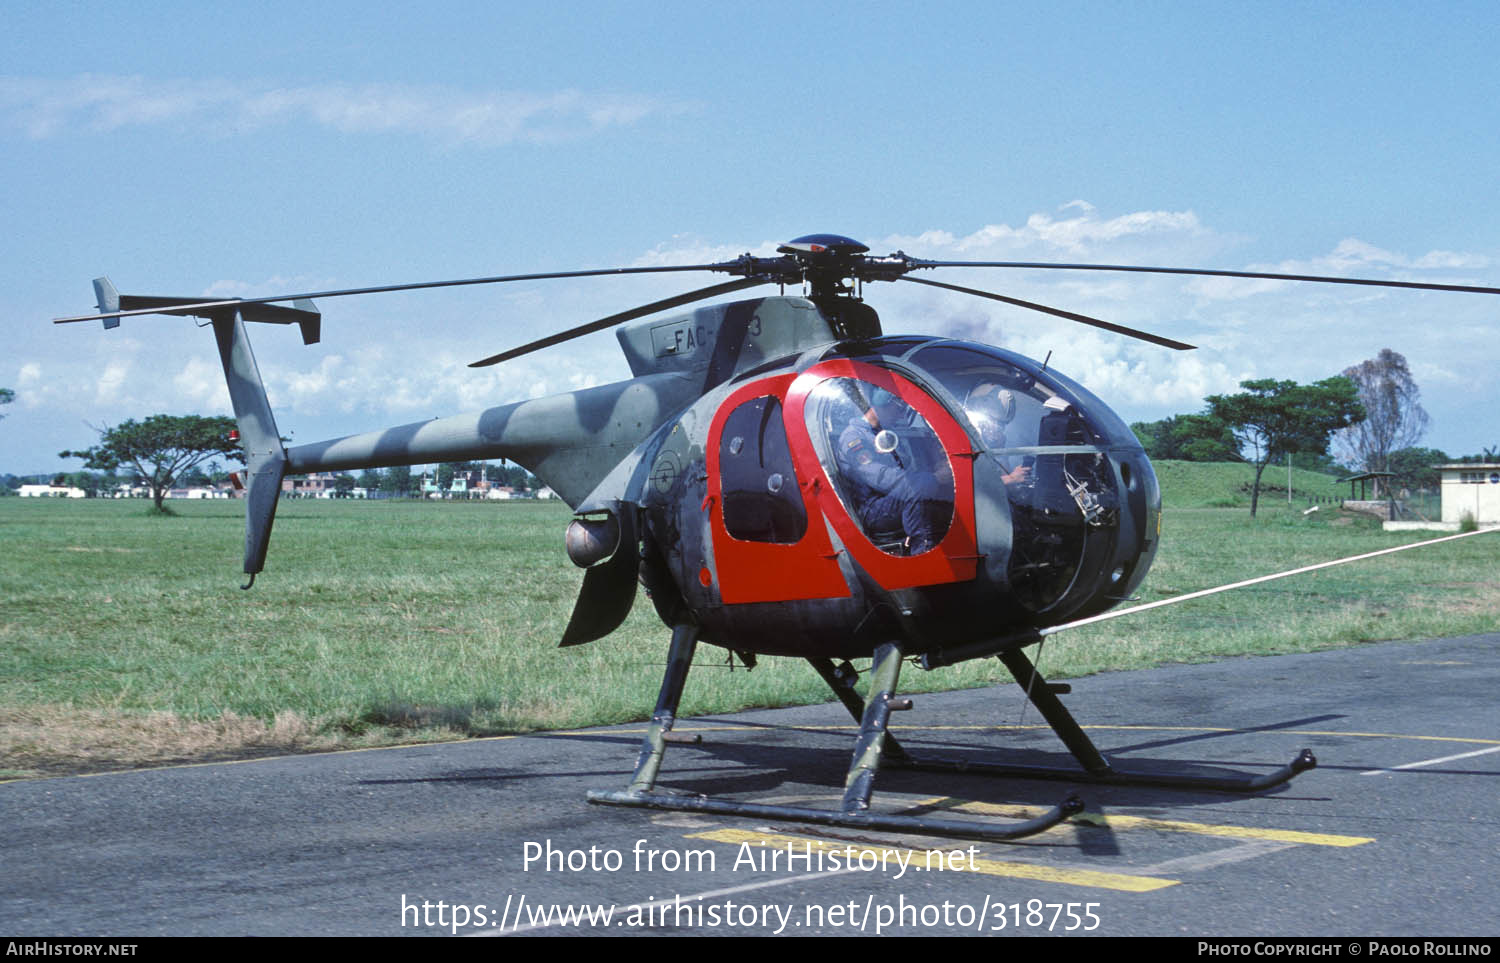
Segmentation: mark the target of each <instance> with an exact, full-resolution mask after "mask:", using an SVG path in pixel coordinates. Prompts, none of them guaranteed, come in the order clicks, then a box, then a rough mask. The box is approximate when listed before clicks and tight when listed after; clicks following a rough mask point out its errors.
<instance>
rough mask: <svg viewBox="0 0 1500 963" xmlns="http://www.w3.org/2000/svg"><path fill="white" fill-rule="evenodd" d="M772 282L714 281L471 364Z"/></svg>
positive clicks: (497, 359)
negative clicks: (703, 286) (705, 285)
mask: <svg viewBox="0 0 1500 963" xmlns="http://www.w3.org/2000/svg"><path fill="white" fill-rule="evenodd" d="M770 283H771V279H770V278H759V277H755V278H740V279H739V280H738V281H726V282H724V283H723V284H715V285H713V286H711V287H706V288H699V289H698V290H696V291H689V292H687V293H686V294H679V295H676V296H674V297H670V298H663V299H662V300H660V301H652V302H651V303H650V304H643V305H641V306H640V307H638V308H631V309H630V310H629V311H621V312H620V313H619V314H611V315H610V316H609V317H607V318H600V319H599V320H598V321H590V322H589V323H588V324H580V325H579V326H578V327H576V328H569V329H568V330H566V331H559V332H558V333H557V334H553V335H549V336H547V337H545V338H542V339H540V340H538V341H532V342H530V343H529V344H523V345H521V346H520V347H519V348H511V349H510V350H509V351H502V352H500V353H499V354H492V355H490V356H489V357H488V358H484V359H482V360H479V361H475V362H472V363H470V365H469V367H471V368H487V367H489V366H490V365H492V364H499V363H500V362H502V361H509V360H510V359H511V358H519V357H520V356H521V355H523V354H530V353H531V352H533V351H537V350H539V349H541V348H550V347H551V346H552V345H554V344H562V343H563V342H564V341H571V340H572V339H574V338H581V337H583V336H584V335H586V334H593V333H594V332H595V331H603V330H604V329H605V328H612V327H614V326H615V325H617V324H623V323H624V322H626V321H633V320H635V319H636V318H644V317H645V316H646V315H648V314H655V313H656V312H658V311H665V310H666V309H667V308H675V307H677V306H679V305H683V304H691V303H692V302H694V301H702V300H703V299H704V298H711V297H713V296H715V295H717V294H728V293H729V292H730V291H738V290H740V289H741V288H748V287H754V286H755V285H757V284H770Z"/></svg>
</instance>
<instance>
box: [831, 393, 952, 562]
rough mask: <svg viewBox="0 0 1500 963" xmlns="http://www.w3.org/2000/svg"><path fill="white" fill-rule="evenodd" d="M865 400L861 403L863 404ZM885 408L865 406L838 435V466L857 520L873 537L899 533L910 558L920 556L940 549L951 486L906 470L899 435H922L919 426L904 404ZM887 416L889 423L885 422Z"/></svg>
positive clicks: (928, 474)
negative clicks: (900, 449)
mask: <svg viewBox="0 0 1500 963" xmlns="http://www.w3.org/2000/svg"><path fill="white" fill-rule="evenodd" d="M861 400H862V399H861ZM881 400H883V401H884V404H876V405H868V406H863V405H862V406H861V407H863V412H862V413H861V414H859V415H856V416H855V417H853V418H851V419H850V420H849V422H848V425H847V426H846V427H845V428H844V430H843V431H842V432H841V433H840V434H839V439H838V449H837V452H836V460H837V462H838V466H839V471H840V473H841V474H842V475H843V477H844V479H845V481H846V485H847V494H848V495H849V499H850V502H851V503H852V504H851V507H852V508H853V510H854V514H855V516H856V517H857V518H858V521H859V523H860V525H861V526H863V527H864V530H865V531H866V532H867V533H869V534H872V535H874V534H878V533H880V532H894V531H896V530H898V529H899V531H900V533H901V534H902V536H903V537H904V540H905V550H906V554H907V555H921V554H922V553H924V552H927V551H930V550H931V549H933V548H934V547H936V545H937V543H938V542H939V541H941V540H942V535H943V534H944V533H945V532H946V530H947V525H948V520H949V516H950V515H951V514H952V511H953V485H952V481H951V480H947V481H945V480H944V479H940V478H939V477H938V476H937V475H936V474H934V473H933V472H931V471H922V470H918V469H916V468H914V467H912V466H908V465H906V464H905V463H904V462H903V460H902V457H901V454H900V452H899V451H898V450H897V449H898V447H899V445H900V438H899V436H898V435H897V434H896V431H894V430H892V429H897V428H899V429H901V430H903V431H904V432H906V433H912V434H920V433H921V429H923V428H925V429H926V433H928V434H930V433H931V429H930V428H926V426H925V425H922V426H921V428H916V426H914V425H913V424H912V423H911V422H912V421H913V420H918V421H919V420H920V418H921V416H920V415H917V414H916V413H915V412H913V411H912V410H911V409H910V408H908V407H907V406H906V405H905V404H904V403H902V402H901V401H899V400H897V399H895V398H882V399H881ZM882 415H884V417H882Z"/></svg>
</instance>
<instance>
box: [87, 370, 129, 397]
mask: <svg viewBox="0 0 1500 963" xmlns="http://www.w3.org/2000/svg"><path fill="white" fill-rule="evenodd" d="M129 376H130V364H129V363H128V362H125V361H111V362H109V363H108V364H106V365H105V366H104V373H103V374H101V375H99V381H98V383H97V384H96V386H95V388H94V401H95V403H96V404H101V405H113V404H118V403H119V402H120V401H122V400H123V397H122V395H123V393H124V390H125V381H126V379H127V378H128V377H129Z"/></svg>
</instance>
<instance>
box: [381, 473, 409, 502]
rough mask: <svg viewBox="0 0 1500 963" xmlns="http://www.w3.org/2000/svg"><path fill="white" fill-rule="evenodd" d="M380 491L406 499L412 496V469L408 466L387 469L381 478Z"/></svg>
mask: <svg viewBox="0 0 1500 963" xmlns="http://www.w3.org/2000/svg"><path fill="white" fill-rule="evenodd" d="M380 490H381V491H383V492H385V493H386V494H387V495H394V496H395V497H397V498H405V497H406V496H407V495H410V494H411V469H410V468H409V467H407V466H406V465H397V466H396V467H394V468H387V469H386V470H385V473H384V474H382V475H381V476H380Z"/></svg>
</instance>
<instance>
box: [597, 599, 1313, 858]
mask: <svg viewBox="0 0 1500 963" xmlns="http://www.w3.org/2000/svg"><path fill="white" fill-rule="evenodd" d="M697 646H698V629H697V627H696V626H693V625H679V626H677V627H676V628H675V629H674V630H673V632H672V647H671V651H670V653H669V655H668V657H667V671H666V675H665V677H664V678H663V679H662V685H661V693H660V694H659V695H658V696H657V700H656V711H655V712H654V713H653V714H652V716H651V724H650V726H649V727H648V728H647V730H646V738H645V740H644V743H643V745H642V746H641V755H640V758H639V759H638V760H637V762H636V767H635V774H634V776H633V777H632V778H631V781H630V785H629V786H628V787H626V788H625V789H624V790H622V791H618V792H603V791H595V792H590V793H589V795H588V798H589V802H592V803H599V804H601V805H607V806H632V807H635V808H639V809H662V810H671V811H674V812H698V813H715V814H719V815H726V816H754V817H758V818H762V819H775V820H785V821H789V822H802V823H813V824H816V825H820V826H841V827H845V828H853V829H867V830H881V831H888V832H906V833H917V834H922V835H933V836H947V837H956V838H961V839H978V840H987V841H992V842H1009V841H1011V840H1016V839H1021V838H1024V837H1026V836H1032V835H1035V834H1037V833H1040V832H1043V831H1045V830H1047V829H1051V828H1052V827H1053V826H1056V825H1057V824H1058V823H1060V822H1062V821H1063V820H1065V819H1067V818H1069V817H1070V816H1075V815H1078V814H1079V813H1081V812H1082V811H1083V808H1084V806H1083V803H1082V801H1080V800H1079V798H1078V797H1077V796H1068V797H1067V798H1066V799H1064V800H1063V801H1062V803H1061V804H1059V805H1058V806H1056V807H1054V808H1053V809H1051V810H1050V811H1048V812H1047V813H1045V814H1044V815H1042V816H1039V817H1037V818H1035V819H1031V820H1028V821H1026V822H1020V823H1006V824H996V823H982V822H974V821H968V820H957V819H943V818H935V817H931V816H925V815H907V814H901V813H877V812H872V811H871V810H870V796H871V794H872V792H873V789H874V783H875V774H876V773H877V772H878V771H879V770H880V768H881V767H882V765H883V766H885V767H888V768H897V769H911V770H916V771H918V772H955V773H969V774H975V775H985V776H1004V777H1010V778H1027V779H1060V780H1067V781H1070V782H1085V783H1091V784H1096V785H1109V786H1154V787H1165V788H1169V789H1188V790H1199V791H1213V792H1233V793H1254V792H1260V791H1262V790H1265V789H1270V788H1272V787H1273V786H1279V785H1281V784H1282V783H1284V782H1287V781H1289V780H1290V779H1292V777H1294V776H1296V775H1297V774H1298V773H1301V772H1306V771H1307V770H1309V769H1312V768H1314V767H1315V766H1316V765H1317V764H1318V761H1317V759H1316V758H1315V757H1314V756H1313V754H1312V751H1311V750H1309V749H1303V750H1302V751H1301V752H1300V753H1299V754H1298V755H1297V757H1296V758H1295V759H1293V760H1292V761H1291V762H1290V763H1288V764H1287V765H1285V766H1282V767H1281V768H1280V769H1278V770H1276V771H1275V772H1271V773H1266V774H1264V775H1259V776H1254V775H1249V774H1240V775H1233V776H1199V775H1191V774H1188V773H1146V772H1128V771H1124V770H1120V769H1116V768H1115V767H1114V766H1113V765H1111V764H1110V762H1109V760H1108V759H1106V758H1105V757H1104V754H1103V753H1102V752H1100V751H1099V749H1098V747H1097V746H1095V745H1094V743H1093V741H1092V740H1090V739H1089V737H1088V735H1087V734H1086V733H1084V731H1083V729H1082V728H1081V727H1080V726H1079V725H1078V723H1077V722H1076V721H1075V720H1074V719H1073V716H1072V714H1071V713H1070V712H1068V710H1067V708H1066V707H1065V706H1064V705H1063V704H1062V702H1061V701H1060V700H1059V699H1058V698H1057V694H1058V692H1059V691H1067V690H1066V687H1065V686H1054V685H1052V684H1050V683H1048V682H1047V681H1046V680H1045V679H1043V678H1042V676H1041V673H1039V672H1037V670H1036V667H1035V666H1034V665H1032V663H1031V660H1030V659H1028V658H1027V657H1026V654H1025V653H1024V652H1023V651H1022V650H1021V649H1019V648H1018V649H1012V650H1010V651H1008V652H1004V653H1002V654H1001V655H1000V657H999V658H1000V661H1001V662H1002V663H1004V665H1005V667H1006V668H1007V669H1008V670H1009V671H1010V674H1011V675H1012V676H1013V677H1014V678H1015V680H1016V683H1017V684H1018V685H1020V686H1021V688H1022V689H1023V690H1024V691H1025V692H1026V696H1027V698H1028V699H1030V700H1031V703H1032V705H1034V706H1036V708H1037V710H1038V711H1039V712H1040V713H1041V714H1042V717H1043V718H1044V719H1046V720H1047V724H1048V725H1050V726H1051V727H1052V730H1053V731H1054V732H1056V733H1057V736H1058V738H1059V739H1061V740H1062V741H1063V745H1065V746H1067V748H1068V751H1069V752H1071V753H1072V754H1073V757H1074V758H1075V759H1077V760H1078V763H1079V765H1080V766H1081V767H1082V768H1081V769H1071V768H1062V767H1052V766H1018V765H999V764H994V763H973V762H966V761H963V760H954V759H924V758H919V757H916V756H913V755H912V754H911V753H909V752H908V751H907V750H906V749H904V748H903V747H902V746H901V744H900V743H899V742H898V741H897V740H896V737H895V736H893V735H891V733H890V732H889V731H888V723H889V721H890V715H891V713H892V712H895V711H900V710H903V709H910V708H911V700H910V699H907V698H898V697H897V696H896V694H895V692H896V681H897V679H898V678H899V676H900V673H901V660H902V652H901V647H900V646H899V645H898V644H896V643H888V644H886V645H882V646H881V647H879V648H878V649H876V650H875V663H874V665H872V666H871V669H870V693H871V695H870V699H869V701H868V702H866V701H865V700H864V699H862V698H860V696H859V694H858V693H857V692H856V691H855V688H854V684H855V676H854V673H853V672H852V671H848V667H847V666H845V667H843V668H842V669H841V668H836V667H835V666H834V665H833V663H832V662H831V661H829V660H828V659H825V658H811V659H808V662H809V664H811V665H812V667H813V668H814V669H815V670H816V671H817V673H818V675H820V676H821V677H822V678H823V681H824V682H826V683H827V684H828V687H829V688H830V689H832V690H833V693H834V695H836V696H837V697H838V699H839V701H840V702H841V703H843V705H844V708H846V709H847V710H848V711H849V714H850V715H851V716H853V717H854V718H855V720H857V721H858V722H859V736H858V738H857V739H856V741H855V745H854V757H853V759H852V761H851V762H850V765H849V774H848V776H847V777H846V779H845V780H844V797H843V801H842V802H841V804H840V807H839V808H838V809H836V810H834V809H813V808H805V807H796V806H771V805H765V804H762V803H747V802H739V801H737V800H732V799H722V798H718V797H714V796H698V795H676V794H671V793H660V792H655V791H654V790H655V786H656V777H657V774H658V773H659V772H660V770H661V761H662V756H663V755H664V754H665V752H666V747H667V743H668V742H670V741H674V740H672V738H671V732H672V726H673V724H674V723H675V722H676V718H677V706H678V704H679V703H680V702H681V700H682V689H683V686H684V684H685V683H686V682H687V674H688V669H689V668H690V667H691V666H692V663H693V653H694V652H695V651H697Z"/></svg>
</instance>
